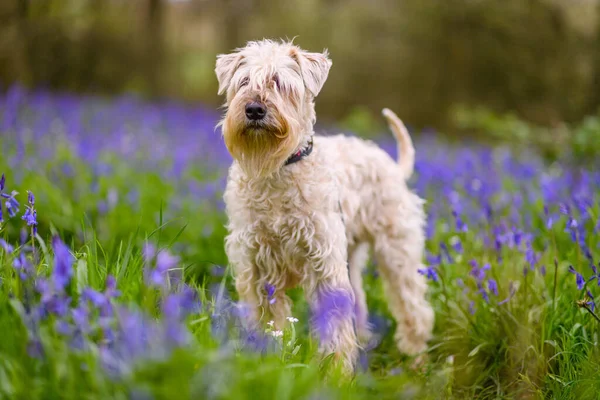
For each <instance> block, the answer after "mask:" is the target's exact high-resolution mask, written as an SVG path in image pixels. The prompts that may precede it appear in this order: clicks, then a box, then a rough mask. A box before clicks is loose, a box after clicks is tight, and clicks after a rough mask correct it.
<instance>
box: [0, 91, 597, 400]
mask: <svg viewBox="0 0 600 400" xmlns="http://www.w3.org/2000/svg"><path fill="white" fill-rule="evenodd" d="M216 118H217V116H216V115H215V114H213V113H211V112H210V111H207V110H204V109H202V108H201V107H196V108H190V107H186V106H183V105H180V104H173V103H161V104H147V103H143V102H140V101H138V100H136V99H132V98H127V97H122V98H116V99H100V98H93V97H74V96H68V95H56V94H49V93H44V92H33V93H27V92H24V91H23V90H21V89H20V88H18V87H15V88H11V90H10V91H9V92H8V93H7V94H5V95H3V96H2V97H0V148H2V157H1V158H0V174H1V173H2V172H4V173H5V174H6V187H5V189H4V193H10V191H11V190H17V191H18V192H20V194H18V195H17V196H16V199H17V200H18V201H19V202H20V203H21V204H20V211H19V212H18V214H17V216H15V217H14V218H10V219H9V218H8V215H7V211H6V207H5V205H4V204H3V211H4V217H5V218H4V219H5V221H4V222H3V223H1V224H0V238H3V239H4V240H6V242H7V243H9V244H11V245H13V247H14V249H9V250H10V251H6V250H3V249H0V279H1V283H0V327H2V329H0V332H1V333H0V339H1V340H0V398H10V399H19V398H27V399H35V398H44V399H48V398H65V399H69V398H82V397H85V398H90V399H92V398H133V399H147V398H154V399H160V398H175V397H176V398H214V399H228V398H235V399H244V398H248V399H250V398H252V399H254V398H261V399H263V398H264V399H268V398H276V399H296V398H303V399H305V398H311V399H314V398H334V399H335V398H340V399H362V398H370V397H375V396H376V397H379V398H418V399H427V398H431V399H439V398H449V399H463V398H480V399H488V398H489V399H491V398H494V399H497V398H557V399H588V398H589V399H593V398H596V397H597V393H598V391H599V390H600V372H599V371H600V368H599V367H600V365H599V364H600V354H599V348H598V329H599V322H598V321H597V320H596V318H595V316H594V315H595V314H594V313H593V307H595V302H594V300H590V299H588V298H587V297H589V295H592V297H597V296H598V295H600V290H599V288H598V274H597V272H596V266H597V261H598V259H599V257H598V253H599V248H598V243H599V240H598V239H599V235H600V224H599V216H600V203H599V191H598V187H600V174H599V173H598V172H597V171H596V170H590V169H582V168H578V167H575V166H571V165H567V164H565V163H561V162H560V161H559V162H557V163H555V164H552V165H545V164H543V162H542V161H540V159H539V158H538V157H537V155H536V154H535V153H531V152H525V151H511V150H508V149H506V148H496V149H491V148H486V147H481V146H478V145H477V144H475V143H463V144H461V145H451V144H448V143H444V142H443V141H442V140H441V139H439V138H436V137H433V138H431V137H430V138H425V137H422V138H420V139H419V140H418V141H417V142H416V147H417V155H418V160H417V165H416V177H415V178H414V179H413V180H412V181H411V186H412V187H414V188H415V190H416V191H417V192H418V193H419V194H420V195H421V196H422V197H424V198H426V199H427V201H428V202H427V210H428V214H429V222H428V228H427V233H428V240H427V264H428V266H429V268H430V271H429V272H430V277H431V278H432V279H430V280H429V282H430V293H429V296H430V300H431V302H432V304H433V306H434V308H435V311H436V328H435V338H434V340H432V342H431V343H430V349H429V351H428V354H427V356H428V358H427V362H426V364H425V365H424V366H423V368H421V369H414V368H412V364H413V360H412V359H410V358H408V357H405V356H403V355H401V354H399V353H398V351H397V350H396V348H395V346H394V343H393V338H392V335H393V331H394V326H393V320H392V318H391V317H390V314H389V312H388V310H387V307H386V301H385V297H384V295H383V292H382V288H381V283H380V280H379V277H378V275H377V269H376V266H374V265H370V266H369V268H368V269H367V271H366V272H365V285H366V289H367V295H368V303H369V309H370V312H371V318H372V323H373V325H374V327H375V332H376V333H377V337H378V341H377V343H376V344H375V345H374V346H372V348H369V349H366V350H365V351H364V352H363V354H362V355H361V362H360V365H359V368H358V372H357V374H356V376H355V377H353V378H352V379H348V378H345V377H343V376H341V375H340V374H338V373H337V372H336V369H335V367H336V366H335V364H334V363H331V358H325V359H321V358H320V357H319V356H318V354H317V352H316V348H317V341H316V340H315V339H313V338H311V337H310V334H309V320H310V312H309V310H308V308H307V305H306V303H305V302H304V301H303V299H302V293H301V292H300V291H299V290H294V291H292V293H291V296H292V297H293V299H294V300H295V306H294V311H293V313H294V315H293V316H294V317H296V318H298V320H299V321H298V322H297V323H295V324H293V325H292V327H291V328H289V329H287V330H286V331H285V332H284V333H283V337H273V336H272V334H271V332H266V333H265V332H247V331H245V330H244V329H243V328H242V327H241V326H240V324H239V321H238V318H237V316H238V315H239V313H240V312H243V309H240V308H239V307H238V306H237V305H236V303H235V300H236V295H235V291H234V290H233V287H232V277H231V271H230V270H229V268H228V266H227V260H226V257H225V254H224V251H223V237H224V235H225V229H224V223H225V222H226V217H225V215H224V212H223V206H222V203H221V200H220V192H221V190H222V188H223V185H224V177H225V176H226V168H227V166H228V165H229V163H230V161H231V160H230V158H229V157H228V155H227V154H226V152H225V151H224V146H223V144H222V142H221V140H220V138H219V135H218V133H217V132H214V131H213V126H214V123H215V121H216ZM379 142H380V144H381V146H382V147H383V148H384V149H386V150H387V151H389V152H390V153H392V155H394V154H393V153H394V151H395V150H394V143H393V142H391V141H390V138H389V135H388V134H384V136H381V138H380V140H379ZM394 156H395V155H394ZM26 190H31V191H32V192H33V193H34V194H35V196H36V202H35V205H34V207H35V209H36V210H37V223H38V225H37V228H38V233H37V235H35V237H33V238H32V236H31V226H26V224H25V221H23V220H22V219H21V216H22V215H23V213H24V211H25V205H26V203H27V197H26V195H25V193H26ZM3 201H6V199H3ZM3 203H4V202H3ZM56 237H59V238H61V241H58V239H56ZM53 238H54V239H53ZM62 242H64V243H65V244H66V246H67V248H68V249H69V250H70V253H69V254H65V253H64V251H62V250H64V248H62V247H61V243H62ZM32 246H33V247H35V251H31V248H32ZM150 250H153V251H150ZM21 255H22V256H21ZM19 257H23V258H19ZM15 260H17V261H19V260H21V261H22V264H24V265H26V267H20V268H16V267H15ZM18 266H19V263H18V262H17V267H18ZM60 266H63V267H64V266H66V267H67V268H66V270H67V271H71V273H69V272H66V273H65V272H64V268H63V269H61V267H60ZM570 266H572V269H571V270H570V268H569V267H570ZM153 274H154V275H153ZM577 274H579V275H581V278H580V279H579V280H578V275H577ZM113 277H114V279H115V281H116V288H114V289H113V288H112V279H113ZM182 278H183V280H182ZM61 279H62V280H63V281H66V283H65V284H64V286H61V285H60V284H59V283H57V282H62V281H61ZM44 283H47V284H48V285H47V286H48V287H47V288H44ZM92 289H93V290H92ZM115 290H117V291H118V292H115ZM61 307H62V308H61Z"/></svg>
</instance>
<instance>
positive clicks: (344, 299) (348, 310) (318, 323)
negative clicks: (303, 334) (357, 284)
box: [312, 289, 354, 343]
mask: <svg viewBox="0 0 600 400" xmlns="http://www.w3.org/2000/svg"><path fill="white" fill-rule="evenodd" d="M317 296H318V299H317V304H316V305H315V307H314V308H313V310H312V313H313V316H312V324H313V327H314V329H315V332H316V333H317V334H318V336H319V338H320V339H321V342H322V343H327V342H329V341H331V340H332V339H333V333H334V332H335V330H336V328H337V327H338V325H339V324H340V323H342V321H344V320H347V319H348V318H352V315H353V313H354V304H353V301H352V298H351V297H350V294H349V293H347V292H346V291H344V290H339V289H332V290H325V291H323V292H321V293H319V294H318V295H317Z"/></svg>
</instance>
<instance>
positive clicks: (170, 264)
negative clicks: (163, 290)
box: [143, 244, 179, 287]
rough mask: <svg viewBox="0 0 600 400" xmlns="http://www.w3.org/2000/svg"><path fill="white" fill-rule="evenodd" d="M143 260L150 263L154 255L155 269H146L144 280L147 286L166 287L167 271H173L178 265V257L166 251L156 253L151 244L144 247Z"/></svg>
mask: <svg viewBox="0 0 600 400" xmlns="http://www.w3.org/2000/svg"><path fill="white" fill-rule="evenodd" d="M143 254H144V259H145V260H146V262H147V263H150V261H151V260H152V258H153V257H154V254H156V265H155V268H150V267H148V268H147V269H146V279H147V281H148V284H149V285H151V286H156V287H166V285H167V283H168V278H169V271H170V270H173V269H174V268H175V267H176V266H177V264H178V263H179V257H176V256H173V255H172V254H171V253H169V252H168V251H167V250H160V251H159V252H158V253H156V249H155V247H154V246H153V245H151V244H146V246H144V251H143Z"/></svg>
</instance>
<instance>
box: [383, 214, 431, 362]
mask: <svg viewBox="0 0 600 400" xmlns="http://www.w3.org/2000/svg"><path fill="white" fill-rule="evenodd" d="M407 208H412V207H407ZM394 211H395V212H394ZM401 211H405V212H401ZM386 215H389V216H393V217H392V218H388V219H387V223H386V225H385V226H382V227H380V229H379V231H378V232H377V233H376V234H375V235H374V251H375V256H376V259H377V263H378V267H379V270H380V275H381V278H382V283H383V287H384V289H385V291H386V294H387V297H388V307H389V309H390V311H391V313H392V315H393V316H394V319H395V320H396V323H397V328H396V335H395V339H396V344H397V346H398V349H399V350H400V351H401V352H403V353H405V354H408V355H416V354H418V353H421V352H423V351H424V350H426V349H427V341H428V340H429V339H430V338H431V333H432V329H433V323H434V313H433V310H432V308H431V306H430V304H429V303H428V301H427V299H426V292H427V283H426V282H425V278H424V277H423V276H422V275H421V274H419V273H418V269H420V268H423V265H422V261H421V260H422V256H423V243H424V234H423V230H422V226H421V224H422V222H421V221H423V219H424V218H423V216H422V212H419V210H418V209H417V208H416V207H415V208H414V209H411V210H407V209H406V208H404V207H401V208H398V207H397V206H396V207H390V209H389V212H388V213H387V214H386Z"/></svg>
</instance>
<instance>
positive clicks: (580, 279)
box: [569, 265, 585, 290]
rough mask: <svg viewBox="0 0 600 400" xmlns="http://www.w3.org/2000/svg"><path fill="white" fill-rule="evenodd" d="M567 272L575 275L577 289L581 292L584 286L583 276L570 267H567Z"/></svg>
mask: <svg viewBox="0 0 600 400" xmlns="http://www.w3.org/2000/svg"><path fill="white" fill-rule="evenodd" d="M569 272H570V273H572V274H575V281H576V283H577V289H578V290H581V289H583V287H584V286H585V279H584V278H583V276H582V275H581V274H580V273H579V272H577V271H576V270H575V268H573V266H572V265H569Z"/></svg>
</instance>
